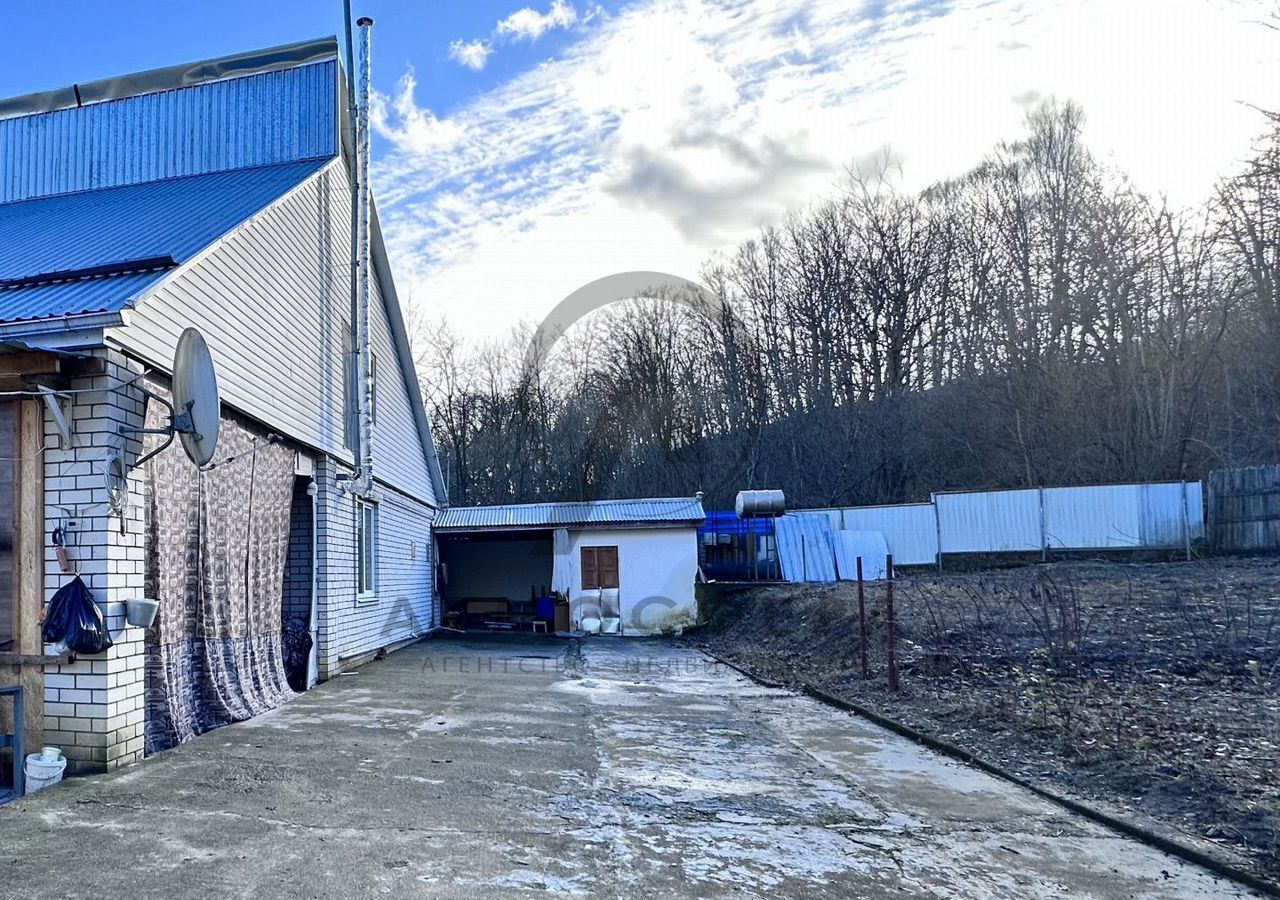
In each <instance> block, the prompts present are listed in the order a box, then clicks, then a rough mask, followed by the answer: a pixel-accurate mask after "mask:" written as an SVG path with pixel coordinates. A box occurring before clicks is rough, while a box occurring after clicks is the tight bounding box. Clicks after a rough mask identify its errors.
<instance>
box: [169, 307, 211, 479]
mask: <svg viewBox="0 0 1280 900" xmlns="http://www.w3.org/2000/svg"><path fill="white" fill-rule="evenodd" d="M173 405H174V407H175V409H176V410H178V414H177V415H176V416H175V417H174V419H173V428H174V430H175V431H176V432H178V439H179V440H180V441H182V449H183V450H186V451H187V456H189V457H191V461H192V462H193V463H195V464H196V467H197V468H200V467H203V466H207V465H208V464H209V463H210V462H211V461H212V460H213V451H214V450H215V449H216V448H217V446H218V425H219V422H220V417H221V415H222V405H221V402H220V401H219V399H218V376H217V374H216V373H215V372H214V370H213V357H212V356H210V355H209V345H208V344H206V343H205V342H204V336H203V335H201V334H200V332H199V331H197V330H196V329H194V328H188V329H187V330H186V331H184V332H182V336H181V337H180V338H178V349H177V351H176V352H175V353H174V354H173ZM184 417H185V421H183V418H184Z"/></svg>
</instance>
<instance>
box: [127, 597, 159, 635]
mask: <svg viewBox="0 0 1280 900" xmlns="http://www.w3.org/2000/svg"><path fill="white" fill-rule="evenodd" d="M159 608H160V601H158V600H146V599H138V600H126V601H124V620H125V621H126V622H128V623H129V624H130V625H136V626H137V627H139V628H150V627H151V624H152V623H153V622H155V620H156V610H158V609H159Z"/></svg>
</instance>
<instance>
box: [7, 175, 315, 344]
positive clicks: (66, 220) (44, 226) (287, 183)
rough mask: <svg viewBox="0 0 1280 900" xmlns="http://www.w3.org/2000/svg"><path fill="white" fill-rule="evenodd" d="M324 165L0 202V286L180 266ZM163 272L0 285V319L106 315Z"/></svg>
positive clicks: (158, 279)
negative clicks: (146, 263) (131, 265)
mask: <svg viewBox="0 0 1280 900" xmlns="http://www.w3.org/2000/svg"><path fill="white" fill-rule="evenodd" d="M327 162H328V160H327V159H314V160H307V161H304V162H293V163H285V164H282V165H276V166H261V167H258V168H252V169H236V170H232V171H226V172H216V173H214V174H210V175H193V176H188V177H184V178H170V179H165V180H163V181H150V182H147V183H145V184H133V185H127V186H124V187H113V188H104V189H102V190H96V191H81V192H79V193H74V194H60V195H57V196H54V197H44V198H41V199H38V200H23V201H19V202H16V203H0V282H3V281H8V280H13V279H22V278H31V277H32V276H38V275H48V274H49V273H57V272H66V271H68V270H83V269H90V268H93V267H98V266H109V265H112V264H116V263H123V262H126V261H130V260H142V259H151V258H157V257H166V256H167V257H172V259H173V261H174V262H175V263H176V264H178V265H181V264H182V263H184V262H186V261H187V260H189V259H191V258H192V257H193V256H195V255H196V254H197V253H199V252H200V251H201V250H203V249H204V248H205V247H207V246H208V245H209V244H211V243H213V242H214V241H215V240H217V239H218V238H219V237H221V236H222V235H224V234H226V233H227V232H228V231H230V230H231V229H233V228H234V227H235V226H236V225H238V224H240V223H241V222H243V221H245V220H246V219H248V218H249V217H250V216H252V215H253V214H254V213H256V212H258V211H260V210H262V209H263V208H265V207H266V206H268V205H269V204H270V203H271V202H272V201H274V200H275V199H276V198H278V197H280V196H281V195H282V194H284V193H285V192H287V191H288V190H289V189H290V188H293V187H294V186H296V185H298V184H300V183H301V182H302V181H303V180H304V179H305V178H307V177H308V176H309V175H311V174H313V173H315V172H317V171H319V170H320V169H321V168H322V167H323V166H324V165H325V164H326V163H327ZM170 268H171V267H170ZM166 271H167V270H166V269H165V268H163V267H157V268H151V269H150V270H148V271H142V272H130V273H126V274H113V275H99V276H95V277H86V278H69V279H67V280H62V281H56V282H54V283H46V284H37V285H30V286H20V287H10V288H0V322H20V321H27V320H32V319H45V318H53V317H61V316H70V315H80V314H86V313H100V312H115V311H118V310H120V309H123V308H124V307H125V306H127V305H128V304H129V302H130V301H131V300H132V299H133V298H135V297H137V296H138V295H140V294H141V293H143V292H144V291H146V290H147V289H148V288H150V287H152V286H153V285H154V284H156V283H157V282H158V281H160V279H162V278H163V277H164V276H165V274H166Z"/></svg>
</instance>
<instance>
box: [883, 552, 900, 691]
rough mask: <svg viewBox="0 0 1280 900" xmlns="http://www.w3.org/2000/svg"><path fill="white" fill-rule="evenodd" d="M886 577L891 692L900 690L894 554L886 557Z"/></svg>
mask: <svg viewBox="0 0 1280 900" xmlns="http://www.w3.org/2000/svg"><path fill="white" fill-rule="evenodd" d="M884 577H885V609H884V613H885V628H886V632H887V633H886V634H885V655H886V656H888V658H889V692H890V693H893V694H896V693H897V692H898V642H897V635H895V634H894V618H893V554H892V553H890V554H889V555H888V556H886V557H885V558H884Z"/></svg>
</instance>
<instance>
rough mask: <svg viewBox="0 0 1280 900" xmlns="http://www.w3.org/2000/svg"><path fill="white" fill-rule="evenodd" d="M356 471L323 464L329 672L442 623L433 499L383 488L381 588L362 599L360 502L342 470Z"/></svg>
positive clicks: (324, 670)
mask: <svg viewBox="0 0 1280 900" xmlns="http://www.w3.org/2000/svg"><path fill="white" fill-rule="evenodd" d="M340 472H341V473H345V474H350V470H349V469H346V468H341V467H339V466H338V465H337V464H336V463H335V462H334V460H332V459H331V458H330V459H324V460H322V461H321V462H320V463H318V464H317V467H316V486H317V490H318V494H317V497H316V522H317V538H316V544H317V546H316V556H317V592H318V595H319V596H318V599H317V605H318V615H319V622H320V640H319V651H318V653H317V661H318V662H317V665H318V668H319V672H320V677H321V678H322V679H324V678H330V677H332V676H333V675H336V674H337V673H338V672H340V671H341V670H342V669H343V668H345V667H347V666H350V665H352V664H354V663H356V662H358V661H359V660H360V659H361V658H363V657H365V656H367V655H368V654H369V653H372V652H374V651H376V650H378V649H380V648H383V647H390V646H393V645H395V644H398V643H401V642H403V641H406V640H409V639H411V638H413V637H415V636H417V635H419V634H422V633H424V632H425V631H427V630H428V629H429V628H431V627H432V626H434V625H435V624H437V623H438V621H439V610H438V609H437V606H436V599H435V591H434V589H433V582H434V579H433V577H432V571H433V562H432V554H431V547H432V544H431V530H430V529H431V522H432V520H433V516H434V513H433V512H432V510H431V508H430V507H429V506H427V505H426V504H423V503H419V502H418V501H416V500H412V499H410V498H408V497H406V496H404V495H403V494H400V493H397V492H395V491H392V490H390V489H388V488H386V487H385V486H379V488H378V491H377V494H376V500H377V503H378V575H377V580H378V590H377V594H376V596H375V597H373V598H370V599H365V598H361V599H357V597H356V587H355V539H356V518H355V501H354V499H353V498H352V497H351V496H350V495H349V494H345V493H343V491H342V489H341V487H340V484H339V482H338V481H337V476H338V474H339V473H340Z"/></svg>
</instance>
